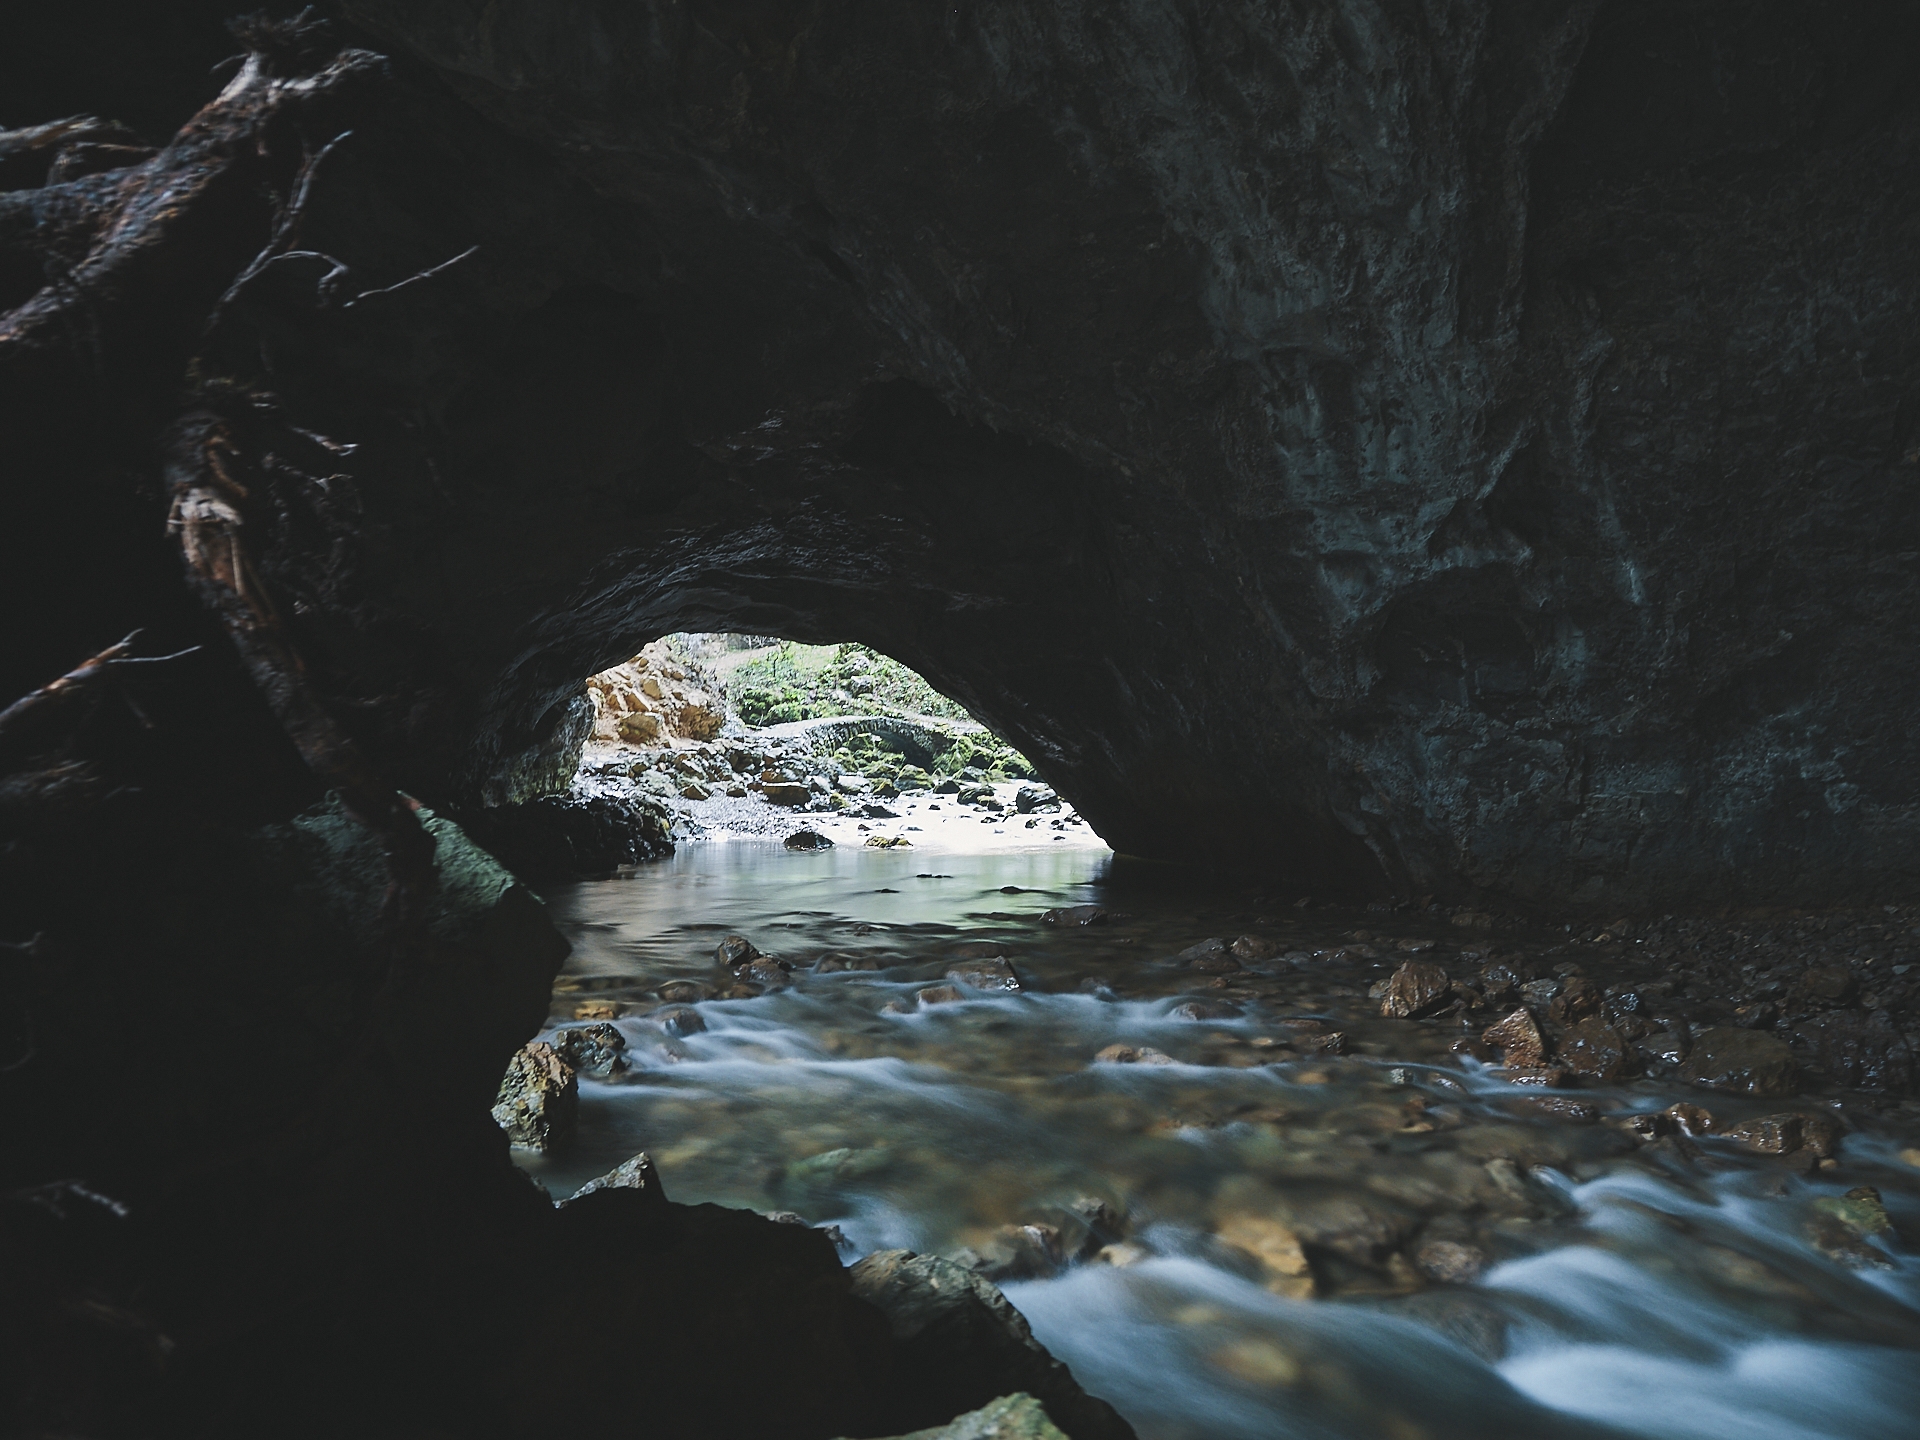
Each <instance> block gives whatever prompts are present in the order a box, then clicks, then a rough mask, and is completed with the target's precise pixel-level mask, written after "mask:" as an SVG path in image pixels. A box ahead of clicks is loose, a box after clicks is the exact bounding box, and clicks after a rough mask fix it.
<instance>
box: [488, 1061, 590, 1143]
mask: <svg viewBox="0 0 1920 1440" xmlns="http://www.w3.org/2000/svg"><path fill="white" fill-rule="evenodd" d="M579 1106H580V1085H579V1082H578V1081H577V1080H576V1079H575V1078H574V1074H573V1067H572V1066H571V1065H569V1064H567V1062H566V1061H564V1060H562V1059H561V1058H560V1057H559V1056H558V1055H557V1054H555V1053H554V1049H553V1047H552V1046H551V1045H549V1044H547V1043H546V1042H545V1041H541V1040H535V1041H533V1042H531V1043H530V1044H527V1045H524V1046H522V1047H521V1048H520V1049H519V1050H518V1051H517V1052H515V1054H514V1057H513V1059H511V1060H509V1061H508V1062H507V1073H506V1075H505V1076H504V1077H502V1079H501V1081H500V1093H499V1095H498V1097H497V1098H496V1099H495V1100H494V1103H493V1120H494V1123H495V1124H496V1125H498V1126H499V1127H500V1128H501V1129H502V1130H504V1131H506V1132H507V1139H508V1140H509V1141H511V1142H512V1143H513V1144H515V1145H518V1146H520V1147H522V1148H523V1149H527V1150H553V1149H557V1148H558V1147H560V1146H562V1145H564V1144H566V1142H567V1141H568V1140H569V1139H571V1138H572V1136H573V1126H574V1120H575V1118H576V1115H577V1113H578V1110H579Z"/></svg>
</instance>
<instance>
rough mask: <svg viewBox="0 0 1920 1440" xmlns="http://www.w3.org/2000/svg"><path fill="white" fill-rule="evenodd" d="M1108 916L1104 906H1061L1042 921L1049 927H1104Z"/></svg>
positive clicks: (1043, 917) (1043, 916)
mask: <svg viewBox="0 0 1920 1440" xmlns="http://www.w3.org/2000/svg"><path fill="white" fill-rule="evenodd" d="M1108 914H1109V912H1108V910H1107V908H1106V907H1105V906H1104V905H1060V906H1056V907H1055V908H1054V909H1052V910H1049V911H1047V912H1046V914H1044V915H1042V916H1041V917H1040V919H1041V920H1042V921H1044V922H1045V923H1046V924H1048V925H1104V924H1105V923H1106V922H1107V917H1108Z"/></svg>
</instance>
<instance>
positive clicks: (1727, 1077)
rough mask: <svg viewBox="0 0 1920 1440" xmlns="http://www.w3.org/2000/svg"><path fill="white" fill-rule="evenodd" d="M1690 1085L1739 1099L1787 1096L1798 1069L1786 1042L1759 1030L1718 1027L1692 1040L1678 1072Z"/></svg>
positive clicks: (1791, 1089) (1704, 1031)
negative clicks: (1691, 1045)
mask: <svg viewBox="0 0 1920 1440" xmlns="http://www.w3.org/2000/svg"><path fill="white" fill-rule="evenodd" d="M1680 1075H1681V1078H1682V1079H1684V1080H1686V1081H1687V1082H1688V1083H1689V1084H1693V1085H1700V1086H1704V1087H1705V1088H1706V1089H1709V1090H1729V1091H1733V1092H1734V1093H1736V1094H1742V1095H1787V1094H1791V1093H1792V1091H1793V1086H1794V1081H1795V1079H1796V1078H1797V1076H1798V1069H1797V1067H1796V1066H1795V1065H1794V1062H1793V1051H1791V1050H1790V1049H1788V1048H1787V1042H1786V1041H1784V1040H1782V1039H1780V1038H1778V1037H1777V1036H1774V1035H1767V1034H1763V1033H1761V1032H1760V1031H1758V1030H1739V1029H1735V1028H1733V1027H1731V1026H1719V1027H1716V1028H1715V1029H1712V1030H1703V1031H1701V1032H1700V1034H1699V1035H1698V1036H1697V1037H1695V1039H1694V1042H1693V1050H1692V1052H1691V1053H1690V1054H1689V1055H1688V1056H1687V1062H1686V1064H1685V1065H1684V1066H1683V1067H1682V1069H1681V1071H1680Z"/></svg>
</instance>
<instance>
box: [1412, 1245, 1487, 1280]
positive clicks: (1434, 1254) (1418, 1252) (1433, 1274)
mask: <svg viewBox="0 0 1920 1440" xmlns="http://www.w3.org/2000/svg"><path fill="white" fill-rule="evenodd" d="M1413 1266H1414V1269H1416V1270H1418V1271H1419V1272H1420V1273H1421V1274H1422V1275H1424V1276H1426V1277H1427V1278H1428V1279H1429V1280H1438V1281H1440V1282H1441V1283H1442V1284H1446V1285H1470V1284H1472V1283H1473V1282H1474V1281H1475V1280H1477V1279H1479V1278H1480V1273H1481V1272H1482V1271H1483V1270H1485V1269H1486V1268H1487V1252H1486V1251H1484V1250H1482V1249H1481V1248H1480V1247H1479V1246H1478V1245H1468V1244H1465V1243H1463V1242H1461V1241H1458V1240H1423V1241H1421V1242H1420V1244H1419V1246H1418V1247H1417V1248H1416V1249H1415V1250H1414V1252H1413Z"/></svg>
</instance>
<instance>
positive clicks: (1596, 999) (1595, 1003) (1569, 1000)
mask: <svg viewBox="0 0 1920 1440" xmlns="http://www.w3.org/2000/svg"><path fill="white" fill-rule="evenodd" d="M1603 998H1604V997H1603V996H1602V994H1601V991H1600V987H1599V986H1598V985H1596V984H1594V983H1593V982H1592V981H1591V980H1588V979H1586V978H1585V977H1584V976H1579V975H1574V976H1569V977H1568V979H1567V982H1566V984H1565V985H1564V986H1563V987H1562V988H1561V990H1560V993H1559V994H1558V995H1555V996H1554V997H1553V999H1552V1000H1550V1001H1548V1002H1547V1018H1548V1019H1549V1020H1552V1021H1555V1022H1556V1023H1558V1024H1561V1025H1576V1024H1578V1023H1579V1022H1580V1021H1582V1020H1585V1019H1587V1018H1588V1017H1589V1016H1593V1015H1598V1014H1599V1013H1600V1003H1601V1000H1602V999H1603Z"/></svg>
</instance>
